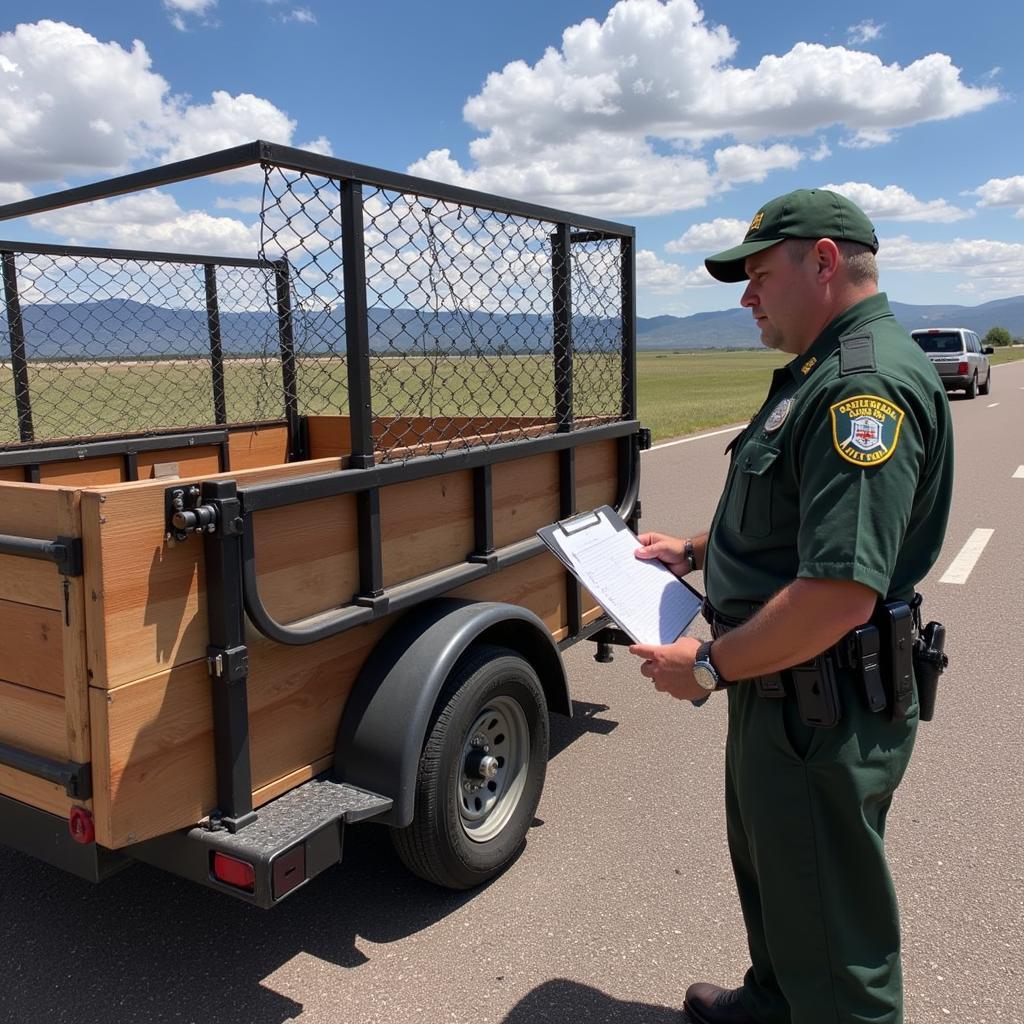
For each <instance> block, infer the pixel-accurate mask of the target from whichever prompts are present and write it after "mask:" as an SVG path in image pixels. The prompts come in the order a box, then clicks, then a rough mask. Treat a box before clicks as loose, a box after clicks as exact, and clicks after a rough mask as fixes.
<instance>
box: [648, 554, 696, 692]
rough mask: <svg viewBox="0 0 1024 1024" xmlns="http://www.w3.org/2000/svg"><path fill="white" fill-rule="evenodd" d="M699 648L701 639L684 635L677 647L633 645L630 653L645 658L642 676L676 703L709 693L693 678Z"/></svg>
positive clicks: (676, 644)
mask: <svg viewBox="0 0 1024 1024" xmlns="http://www.w3.org/2000/svg"><path fill="white" fill-rule="evenodd" d="M645 536H654V535H652V534H646V535H645ZM642 539H643V538H641V540H642ZM699 647H700V641H699V640H694V639H693V637H689V636H681V637H680V638H679V639H678V640H677V641H676V642H675V643H674V644H633V646H632V647H630V648H629V653H630V654H635V655H636V656H637V657H638V658H643V659H644V663H643V664H642V665H641V666H640V674H641V675H643V676H647V678H648V679H653V680H654V688H655V689H656V690H660V691H661V692H662V693H667V694H669V696H671V697H675V698H676V700H700V699H701V698H703V697H706V696H707V695H708V691H707V690H705V689H704V687H703V686H701V685H700V683H698V682H697V680H696V679H694V678H693V662H694V660H695V659H696V657H697V650H698V648H699Z"/></svg>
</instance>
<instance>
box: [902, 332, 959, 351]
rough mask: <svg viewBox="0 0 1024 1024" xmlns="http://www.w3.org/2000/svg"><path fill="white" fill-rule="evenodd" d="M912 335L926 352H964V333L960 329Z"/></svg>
mask: <svg viewBox="0 0 1024 1024" xmlns="http://www.w3.org/2000/svg"><path fill="white" fill-rule="evenodd" d="M911 337H912V338H913V339H914V341H916V342H917V343H918V345H920V346H921V348H922V349H924V351H925V352H962V351H963V350H964V339H963V335H962V334H961V333H960V332H959V331H934V332H932V331H926V332H923V333H921V334H912V335H911Z"/></svg>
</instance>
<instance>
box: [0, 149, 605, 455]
mask: <svg viewBox="0 0 1024 1024" xmlns="http://www.w3.org/2000/svg"><path fill="white" fill-rule="evenodd" d="M347 189H355V190H358V192H357V194H356V195H355V196H352V195H351V194H350V193H346V190H347ZM346 197H348V198H349V199H354V200H355V204H356V205H355V209H357V210H358V211H359V214H357V216H358V215H360V214H361V218H362V219H361V226H362V235H363V238H362V240H361V244H360V240H359V239H358V237H357V236H358V233H359V232H358V227H357V229H356V230H354V231H352V232H351V234H352V235H353V236H354V237H353V238H352V239H350V240H348V241H349V243H350V245H351V247H352V254H350V257H349V258H350V259H351V260H352V262H353V266H352V267H350V268H349V270H350V274H354V276H355V280H356V281H357V282H359V283H360V284H362V283H363V282H365V300H366V319H365V331H366V334H367V340H368V350H367V351H366V353H365V364H361V365H359V366H353V367H350V366H349V364H348V361H349V358H350V349H351V346H350V345H349V339H348V338H347V335H346V313H347V312H348V313H349V314H350V315H351V314H352V313H353V311H352V310H349V311H347V310H346V294H345V269H346V268H345V262H344V261H345V251H346V249H345V243H346V239H345V238H344V237H343V230H342V224H343V216H342V213H343V210H342V207H343V202H345V201H346ZM496 202H497V201H496ZM348 209H353V207H352V206H351V205H350V206H349V207H348ZM355 223H356V224H357V225H358V224H359V221H358V220H356V221H355ZM260 227H261V231H260V251H259V254H258V256H259V259H258V260H252V261H238V260H236V261H229V260H225V261H223V262H222V263H220V264H218V265H215V266H214V267H213V269H212V270H211V269H210V268H209V267H208V266H207V265H205V264H204V263H202V262H199V261H196V262H186V261H183V260H185V259H186V258H181V259H180V260H175V261H172V260H162V259H160V257H159V256H157V255H153V256H149V257H147V256H143V255H141V254H140V255H134V254H132V256H131V258H129V257H128V256H126V255H125V254H123V253H122V254H119V255H118V254H114V253H111V254H110V255H106V254H102V253H101V254H94V255H82V254H78V255H73V254H71V253H72V252H73V250H67V251H65V252H64V253H62V254H59V255H52V254H46V253H42V252H34V251H30V247H28V246H26V247H25V248H24V249H23V250H17V251H12V252H9V253H7V254H6V255H5V256H4V257H3V258H4V265H5V271H6V273H5V283H6V285H7V290H6V300H7V301H6V303H5V305H4V307H3V310H2V311H3V317H2V318H0V360H3V368H2V371H3V373H4V374H5V375H6V376H7V381H6V382H4V384H3V385H2V386H0V446H4V447H12V446H16V445H17V444H18V443H19V442H42V441H47V440H55V439H60V438H72V437H74V438H88V437H98V436H102V435H112V434H113V435H116V434H139V433H147V432H156V431H165V430H173V429H179V428H191V429H196V428H200V427H203V426H212V425H215V424H218V423H249V422H260V421H268V420H280V419H282V418H284V417H286V416H289V417H291V416H292V414H296V415H307V416H321V415H338V416H343V417H347V416H348V414H349V381H350V372H352V373H353V377H352V379H354V380H356V381H357V382H359V381H362V382H363V383H364V386H365V387H366V388H367V389H368V394H369V405H370V416H369V420H370V428H371V432H372V439H373V455H374V458H375V459H376V460H378V461H380V460H387V459H393V458H408V457H411V456H414V455H418V454H423V453H425V452H441V453H443V452H445V451H449V450H452V449H462V448H466V447H469V446H476V445H487V444H490V443H494V442H497V441H501V442H507V441H514V440H520V439H523V438H526V437H534V436H539V435H542V434H546V433H552V432H555V431H556V430H559V429H563V430H564V429H572V428H573V427H581V426H586V425H590V424H594V423H598V422H603V421H608V420H615V419H619V418H621V417H622V415H623V387H624V384H625V381H624V379H623V364H622V346H623V338H624V328H625V324H624V321H623V312H622V311H623V304H624V296H623V291H622V289H623V284H622V282H623V277H622V254H621V240H620V238H619V237H611V236H605V235H603V234H600V233H595V232H582V231H579V232H575V233H574V232H573V231H571V230H569V229H567V228H565V227H564V226H560V225H558V224H556V223H554V222H552V221H548V220H544V219H541V218H538V217H529V216H525V215H523V214H519V213H512V212H509V211H503V210H500V209H494V208H491V207H489V206H484V205H477V204H473V203H469V202H457V201H455V200H451V199H437V198H428V197H424V196H420V195H416V194H412V193H408V192H404V191H400V190H398V189H392V188H383V187H375V186H370V185H360V184H359V183H351V182H347V181H346V182H342V181H341V180H339V179H337V178H333V177H329V176H326V175H320V174H314V173H309V172H304V171H295V170H288V169H285V168H282V167H279V166H277V165H274V164H269V165H265V166H264V185H263V201H262V211H261V218H260ZM44 248H45V247H44ZM243 262H247V263H250V264H254V265H246V266H241V265H237V264H241V263H243ZM257 264H258V265H257ZM211 274H212V276H213V278H214V281H215V293H216V294H215V303H214V302H212V296H211V294H210V292H209V281H208V276H209V275H211ZM352 350H353V351H357V349H352ZM221 361H222V369H220V366H221ZM220 380H223V385H222V386H221V385H220V383H219V381H220ZM11 383H13V388H12V387H11V386H10V384H11ZM357 427H358V424H352V425H351V429H352V430H355V429H357Z"/></svg>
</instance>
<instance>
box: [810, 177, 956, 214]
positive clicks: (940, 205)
mask: <svg viewBox="0 0 1024 1024" xmlns="http://www.w3.org/2000/svg"><path fill="white" fill-rule="evenodd" d="M821 187H822V188H824V189H828V190H829V191H830V192H838V193H839V194H840V195H842V196H846V198H847V199H850V200H852V201H853V202H855V203H856V204H857V205H858V206H859V207H860V208H861V209H862V210H863V211H864V212H865V213H866V214H867V215H868V216H869V217H870V218H871V219H872V220H915V221H930V222H933V223H938V224H951V223H952V222H953V221H957V220H964V219H965V218H967V217H970V216H972V213H971V211H970V210H962V209H960V208H959V207H957V206H953V204H952V203H949V202H947V201H946V200H945V199H929V200H922V199H918V198H917V197H916V196H914V195H911V194H910V193H909V192H908V191H907V190H906V189H904V188H900V186H899V185H886V186H885V187H884V188H877V187H876V186H874V185H869V184H867V183H865V182H862V181H846V182H843V183H842V184H841V185H834V184H829V185H822V186H821Z"/></svg>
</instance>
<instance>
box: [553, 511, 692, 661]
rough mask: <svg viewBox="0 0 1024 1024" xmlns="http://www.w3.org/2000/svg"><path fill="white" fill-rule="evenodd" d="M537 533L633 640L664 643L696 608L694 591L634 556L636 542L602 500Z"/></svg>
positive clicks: (655, 563)
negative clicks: (590, 509) (594, 508)
mask: <svg viewBox="0 0 1024 1024" xmlns="http://www.w3.org/2000/svg"><path fill="white" fill-rule="evenodd" d="M538 533H539V535H540V536H541V538H542V539H543V540H544V542H545V543H546V544H547V545H548V546H549V547H550V548H551V550H552V551H553V552H554V553H555V554H556V555H557V556H558V557H559V558H560V559H561V560H562V561H563V562H564V563H565V565H566V566H567V567H568V568H569V569H570V570H571V571H572V572H573V574H574V575H575V576H576V577H577V579H579V581H580V582H581V583H582V584H583V586H585V587H586V588H587V590H589V591H590V592H591V593H592V594H593V595H594V597H595V598H596V599H597V601H598V603H599V604H600V605H601V606H602V607H603V608H604V610H605V611H606V612H607V613H608V614H609V615H610V616H611V618H613V619H614V620H615V622H616V623H617V624H618V625H619V626H620V628H622V629H623V630H625V632H626V633H628V634H629V636H630V637H631V638H632V639H633V640H634V641H635V642H636V643H642V644H670V643H672V642H673V641H674V640H676V639H677V638H678V637H679V636H680V634H681V633H682V632H683V630H685V629H686V627H687V626H688V625H689V624H690V623H691V622H692V621H693V619H694V617H695V616H696V614H697V612H699V611H700V606H701V596H700V594H698V593H697V592H696V591H695V590H692V589H691V588H690V587H688V586H687V585H686V584H684V583H683V582H682V581H681V580H680V579H678V577H676V576H675V575H673V574H672V573H671V572H670V571H669V570H668V569H667V568H665V566H664V565H662V564H661V562H658V561H641V560H640V559H639V558H637V557H636V556H635V554H634V552H635V551H636V549H637V548H638V547H640V542H639V541H638V540H637V538H636V535H635V534H634V533H633V532H632V530H630V529H629V528H628V527H627V526H626V524H625V523H623V521H622V519H621V518H620V517H619V515H618V513H616V512H615V511H614V510H613V509H611V508H610V507H608V506H607V505H606V506H604V507H603V508H599V509H598V510H597V511H596V512H594V513H590V514H587V515H583V516H578V517H577V518H576V519H571V520H568V521H566V522H564V523H559V524H558V525H556V526H550V527H545V528H544V529H543V530H539V531H538Z"/></svg>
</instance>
